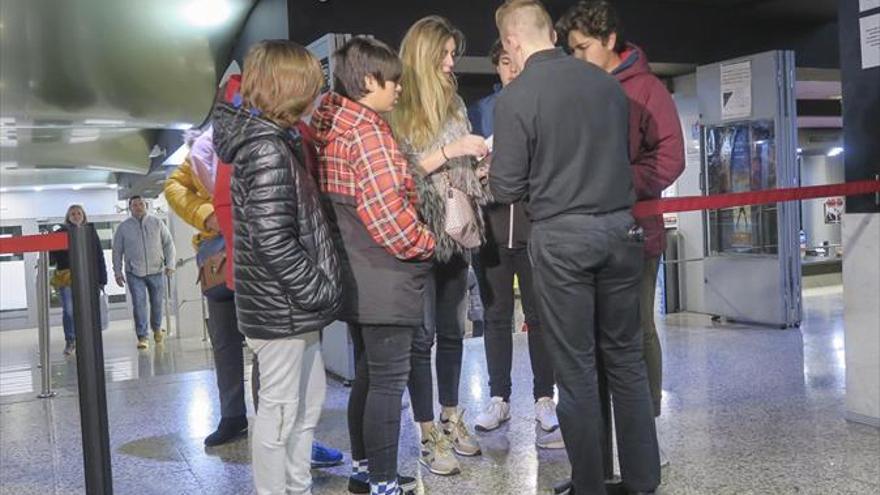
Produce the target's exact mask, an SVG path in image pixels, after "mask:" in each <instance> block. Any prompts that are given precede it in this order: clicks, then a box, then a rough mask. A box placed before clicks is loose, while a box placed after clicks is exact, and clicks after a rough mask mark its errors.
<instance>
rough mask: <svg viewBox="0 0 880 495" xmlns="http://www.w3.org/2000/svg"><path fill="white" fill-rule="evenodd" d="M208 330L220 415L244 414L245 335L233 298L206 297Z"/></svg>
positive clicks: (228, 416)
mask: <svg viewBox="0 0 880 495" xmlns="http://www.w3.org/2000/svg"><path fill="white" fill-rule="evenodd" d="M208 311H209V317H208V333H209V334H210V335H211V347H212V349H213V351H214V372H215V373H216V374H217V391H218V392H219V393H220V416H221V417H223V418H235V417H240V416H245V415H246V414H247V410H246V409H245V405H244V355H243V354H242V343H243V342H244V335H242V334H241V333H240V332H239V331H238V324H237V322H238V320H237V318H236V315H235V301H234V300H230V301H221V302H217V301H212V300H210V299H208Z"/></svg>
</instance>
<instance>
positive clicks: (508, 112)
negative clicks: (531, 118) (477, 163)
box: [489, 93, 532, 204]
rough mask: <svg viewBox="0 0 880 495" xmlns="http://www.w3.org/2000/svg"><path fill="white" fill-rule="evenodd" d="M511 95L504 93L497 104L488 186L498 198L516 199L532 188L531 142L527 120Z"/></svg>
mask: <svg viewBox="0 0 880 495" xmlns="http://www.w3.org/2000/svg"><path fill="white" fill-rule="evenodd" d="M518 103H519V102H516V101H514V99H513V98H511V97H510V95H508V94H505V93H502V94H501V95H499V97H498V100H497V102H496V104H495V118H494V120H495V134H494V136H495V137H494V138H493V140H494V143H493V144H494V146H493V153H492V166H491V168H490V169H489V190H490V192H491V193H492V197H493V198H494V199H495V201H496V202H498V203H502V204H511V203H516V202H517V201H520V200H523V199H525V198H526V197H527V196H528V192H529V183H528V180H529V165H530V164H529V159H530V154H529V142H530V139H531V138H532V136H530V135H529V131H528V129H527V128H526V126H527V123H526V122H524V121H523V119H522V118H521V117H520V115H518V112H517V110H516V108H515V105H516V104H518Z"/></svg>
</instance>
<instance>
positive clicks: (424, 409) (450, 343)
mask: <svg viewBox="0 0 880 495" xmlns="http://www.w3.org/2000/svg"><path fill="white" fill-rule="evenodd" d="M467 269H468V264H467V261H465V259H464V258H462V257H461V256H458V255H456V256H454V257H453V258H452V259H451V260H449V261H448V262H446V263H436V262H435V263H434V267H433V269H432V270H431V277H429V279H428V281H427V283H426V285H425V323H424V325H422V327H421V328H419V329H417V330H416V333H415V335H414V336H413V343H412V371H411V372H410V378H409V395H410V399H411V401H412V407H413V416H414V417H415V420H416V421H417V422H419V423H425V422H428V421H433V420H434V379H433V376H432V374H431V347H433V345H434V339H435V337H436V339H437V360H436V362H435V365H436V368H437V392H438V395H439V397H440V405H442V406H445V407H455V406H458V384H459V381H460V380H461V357H462V348H463V346H462V339H463V338H464V319H465V313H466V311H467Z"/></svg>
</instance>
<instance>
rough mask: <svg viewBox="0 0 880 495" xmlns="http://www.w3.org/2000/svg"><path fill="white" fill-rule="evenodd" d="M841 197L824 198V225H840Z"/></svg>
mask: <svg viewBox="0 0 880 495" xmlns="http://www.w3.org/2000/svg"><path fill="white" fill-rule="evenodd" d="M843 203H844V201H843V196H832V197H830V198H825V203H824V206H825V223H829V224H830V223H840V219H841V218H843Z"/></svg>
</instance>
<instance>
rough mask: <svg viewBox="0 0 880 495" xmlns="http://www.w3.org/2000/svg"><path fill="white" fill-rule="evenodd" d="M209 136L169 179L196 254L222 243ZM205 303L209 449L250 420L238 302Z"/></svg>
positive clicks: (172, 200) (169, 192) (171, 197)
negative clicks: (216, 402) (216, 411)
mask: <svg viewBox="0 0 880 495" xmlns="http://www.w3.org/2000/svg"><path fill="white" fill-rule="evenodd" d="M210 134H211V133H210V131H208V132H206V133H204V134H202V135H201V136H199V138H198V139H196V141H195V142H194V143H193V145H192V151H191V152H190V155H189V156H188V157H187V159H186V160H184V162H183V163H182V164H181V165H180V166H179V167H177V169H176V170H174V171H173V172H172V173H171V175H170V176H169V177H168V178H167V179H166V180H165V199H166V200H167V201H168V205H169V206H170V207H171V209H172V210H174V213H176V214H177V215H178V216H179V217H180V218H181V219H182V220H183V221H184V222H186V223H188V224H189V225H191V226H193V227H195V228H196V229H198V233H196V235H195V236H193V246H194V247H195V249H196V252H200V251H202V249H200V248H203V247H205V246H204V244H205V243H206V242H208V241H212V240H213V241H214V242H218V241H220V239H218V238H219V236H220V226H219V224H218V223H217V217H216V215H214V205H213V203H212V197H213V183H209V184H208V185H207V186H206V185H205V184H204V182H209V179H208V178H209V177H210V174H205V173H204V170H205V169H206V168H207V169H208V170H210V169H213V168H214V167H213V165H214V163H213V150H212V149H211V147H212V144H211V140H210ZM205 146H207V147H208V149H205ZM206 151H207V152H208V153H206ZM206 159H207V160H206ZM200 172H201V173H200ZM220 242H222V241H220ZM221 248H222V245H221ZM199 258H200V257H199ZM207 300H208V311H209V316H208V333H209V334H210V336H211V345H212V347H213V351H214V369H215V371H216V373H217V389H218V392H219V394H220V425H219V426H218V427H217V430H216V431H214V433H211V434H210V435H208V437H207V438H205V445H206V446H208V447H211V446H215V445H220V444H223V443H226V442H229V441H231V440H234V439H236V438H238V437H240V436H243V435H244V434H245V433H246V432H247V428H248V421H247V409H246V407H245V403H244V357H243V355H242V343H243V342H244V336H243V335H242V334H241V333H239V331H238V325H237V319H236V315H235V300H234V298H232V297H227V298H220V299H214V298H207Z"/></svg>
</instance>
